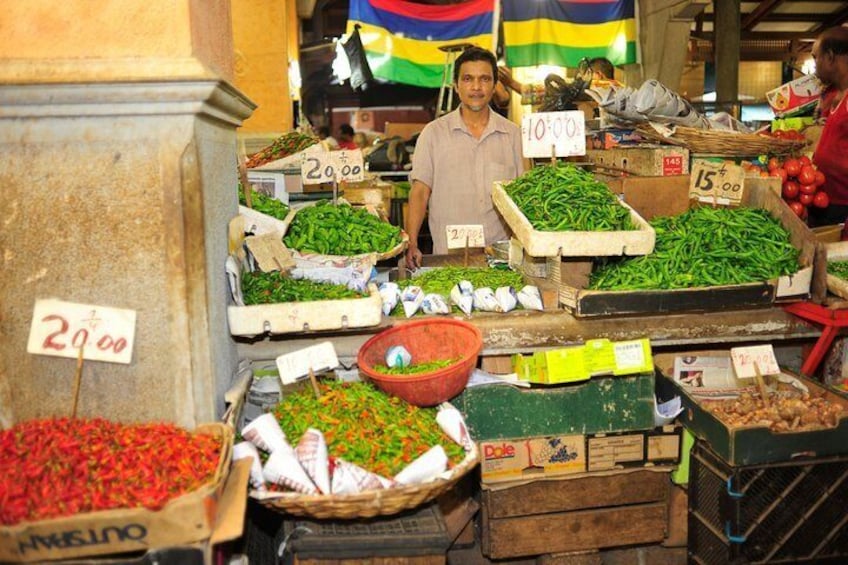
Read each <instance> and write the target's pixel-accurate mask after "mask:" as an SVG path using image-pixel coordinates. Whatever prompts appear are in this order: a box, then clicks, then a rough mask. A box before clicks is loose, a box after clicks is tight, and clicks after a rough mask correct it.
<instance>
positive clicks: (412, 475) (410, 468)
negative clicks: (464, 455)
mask: <svg viewBox="0 0 848 565" xmlns="http://www.w3.org/2000/svg"><path fill="white" fill-rule="evenodd" d="M447 468H448V456H447V454H446V453H445V450H444V448H443V447H442V446H441V445H434V446H433V447H431V448H430V449H429V450H427V452H426V453H424V454H423V455H421V456H420V457H418V459H416V460H415V461H413V462H412V463H410V464H409V465H407V466H406V467H404V469H403V470H402V471H401V472H400V473H398V474H397V475H395V482H397V483H400V484H402V485H413V484H416V483H426V482H427V481H429V480H432V479H435V478H436V477H438V476H439V475H441V474H442V473H444V472H445V470H446V469H447Z"/></svg>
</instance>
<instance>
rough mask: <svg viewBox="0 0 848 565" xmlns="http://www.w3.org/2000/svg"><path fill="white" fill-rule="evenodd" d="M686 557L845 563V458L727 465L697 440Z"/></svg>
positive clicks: (706, 563) (719, 563) (723, 564)
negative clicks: (687, 555) (740, 465)
mask: <svg viewBox="0 0 848 565" xmlns="http://www.w3.org/2000/svg"><path fill="white" fill-rule="evenodd" d="M689 465H690V467H689V539H688V548H689V562H690V563H697V564H700V565H712V564H715V565H728V564H736V563H848V456H839V457H826V458H817V459H803V460H793V461H787V462H781V463H768V464H762V465H751V466H744V467H733V466H731V465H730V464H728V463H727V462H725V461H724V460H722V459H721V458H720V457H719V456H718V455H716V454H715V453H713V452H712V451H710V449H709V448H708V447H707V446H706V444H705V443H704V442H702V441H698V442H697V443H696V444H695V446H694V448H693V449H692V452H691V458H690V463H689Z"/></svg>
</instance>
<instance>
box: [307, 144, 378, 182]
mask: <svg viewBox="0 0 848 565" xmlns="http://www.w3.org/2000/svg"><path fill="white" fill-rule="evenodd" d="M364 176H365V164H364V161H363V159H362V151H361V150H359V149H354V150H344V151H329V152H323V153H312V154H306V155H304V156H303V162H302V163H301V165H300V178H301V180H302V181H303V184H321V183H322V182H334V181H335V182H341V181H347V182H359V181H361V180H362V179H363V178H364Z"/></svg>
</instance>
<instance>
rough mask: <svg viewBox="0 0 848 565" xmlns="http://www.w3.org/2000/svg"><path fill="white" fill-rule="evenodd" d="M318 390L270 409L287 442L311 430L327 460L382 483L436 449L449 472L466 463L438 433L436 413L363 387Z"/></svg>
mask: <svg viewBox="0 0 848 565" xmlns="http://www.w3.org/2000/svg"><path fill="white" fill-rule="evenodd" d="M320 390H321V397H320V398H316V397H315V394H314V393H313V392H312V390H311V389H304V390H302V391H299V392H296V393H293V394H290V395H286V397H285V398H284V399H283V401H282V402H281V403H280V404H278V405H277V407H276V408H274V415H275V416H276V417H277V420H278V421H279V422H280V427H281V428H282V429H283V432H285V434H286V437H288V438H289V439H290V440H291V441H294V442H296V441H297V440H298V438H300V437H301V436H302V435H303V432H305V431H306V428H316V429H318V430H321V432H323V434H324V439H326V440H327V450H328V452H329V454H330V456H333V457H341V458H342V459H344V460H345V461H349V462H351V463H355V464H357V465H359V466H360V467H362V468H364V469H367V470H369V471H371V472H373V473H377V474H378V475H382V476H384V477H387V478H388V477H393V476H395V475H396V474H397V473H398V472H400V471H401V470H402V469H403V468H404V467H406V466H407V465H408V464H409V463H411V462H412V461H413V460H414V459H415V458H416V457H418V456H419V455H422V454H423V453H424V452H425V451H427V450H428V449H430V448H431V447H433V446H434V445H436V444H441V446H442V447H443V448H444V449H445V453H446V454H447V456H448V461H449V464H450V465H451V466H453V465H457V464H458V463H460V462H461V461H462V460H463V459H464V458H465V452H464V451H463V449H462V447H460V446H459V445H457V444H456V442H454V441H453V440H452V439H450V438H449V437H448V436H447V435H445V433H444V432H443V431H442V429H441V427H439V424H438V422H436V412H437V411H436V409H435V408H419V407H417V406H413V405H412V404H409V403H407V402H406V401H405V400H401V399H400V398H396V397H394V396H389V395H387V394H384V393H383V392H380V391H379V390H377V389H376V388H374V387H373V386H372V385H370V384H367V383H341V382H336V381H329V382H323V383H321V385H320Z"/></svg>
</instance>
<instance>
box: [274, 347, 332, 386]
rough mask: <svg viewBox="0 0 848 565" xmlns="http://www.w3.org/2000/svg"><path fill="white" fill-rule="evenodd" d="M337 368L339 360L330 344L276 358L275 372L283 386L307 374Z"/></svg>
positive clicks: (306, 348)
mask: <svg viewBox="0 0 848 565" xmlns="http://www.w3.org/2000/svg"><path fill="white" fill-rule="evenodd" d="M338 366H339V358H338V357H337V356H336V349H335V348H334V347H333V344H332V342H329V341H325V342H322V343H319V344H318V345H313V346H310V347H305V348H303V349H300V350H298V351H295V352H293V353H286V354H285V355H280V356H279V357H277V370H278V371H279V373H280V380H282V381H283V384H284V385H287V384H291V383H293V382H295V381H296V380H298V379H299V378H301V377H305V376H307V375H309V372H310V371H312V372H313V373H319V372H321V371H328V370H330V369H335V368H336V367H338Z"/></svg>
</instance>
